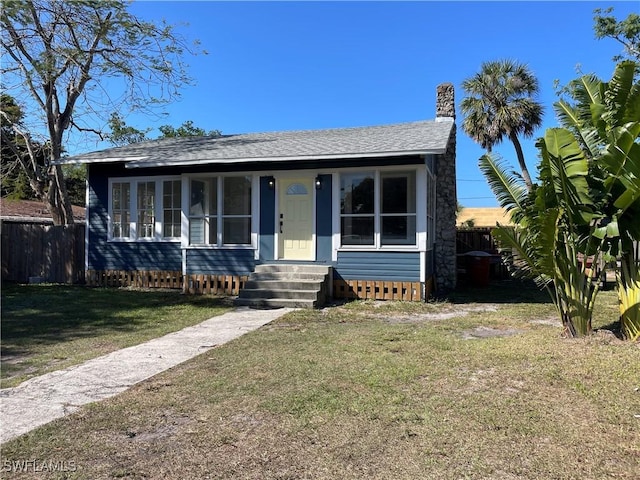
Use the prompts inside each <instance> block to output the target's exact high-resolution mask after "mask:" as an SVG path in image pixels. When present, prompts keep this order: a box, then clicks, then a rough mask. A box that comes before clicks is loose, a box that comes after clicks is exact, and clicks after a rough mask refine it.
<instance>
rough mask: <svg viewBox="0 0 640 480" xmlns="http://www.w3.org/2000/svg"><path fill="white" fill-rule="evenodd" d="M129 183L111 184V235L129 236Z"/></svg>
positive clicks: (115, 236) (114, 236)
mask: <svg viewBox="0 0 640 480" xmlns="http://www.w3.org/2000/svg"><path fill="white" fill-rule="evenodd" d="M130 219H131V185H130V184H129V182H113V183H112V184H111V237H112V238H129V237H130V236H131V221H130Z"/></svg>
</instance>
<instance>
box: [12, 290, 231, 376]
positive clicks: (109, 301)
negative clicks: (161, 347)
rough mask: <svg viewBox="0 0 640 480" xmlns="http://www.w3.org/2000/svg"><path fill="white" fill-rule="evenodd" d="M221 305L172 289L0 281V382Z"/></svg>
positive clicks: (214, 311)
mask: <svg viewBox="0 0 640 480" xmlns="http://www.w3.org/2000/svg"><path fill="white" fill-rule="evenodd" d="M227 309H228V307H227V306H225V301H224V300H223V299H221V298H213V297H202V296H192V297H189V296H185V295H182V294H181V293H179V292H176V291H140V290H138V291H134V290H125V289H113V288H112V289H100V288H84V287H74V286H62V285H15V284H14V285H11V284H9V285H3V287H2V332H1V333H2V350H1V353H2V355H1V357H0V358H1V367H2V368H1V373H2V375H1V386H2V388H6V387H11V386H15V385H17V384H19V383H20V382H22V381H24V380H26V379H27V378H30V377H32V376H36V375H42V374H43V373H47V372H50V371H53V370H58V369H61V368H66V367H69V366H71V365H76V364H79V363H82V362H84V361H86V360H88V359H90V358H95V357H98V356H100V355H104V354H106V353H109V352H112V351H114V350H117V349H120V348H125V347H129V346H131V345H136V344H139V343H142V342H144V341H147V340H150V339H152V338H156V337H159V336H162V335H165V334H167V333H170V332H174V331H177V330H180V329H182V328H184V327H187V326H190V325H194V324H196V323H199V322H202V321H204V320H206V319H208V318H210V317H212V316H215V315H219V314H221V313H223V312H224V311H226V310H227Z"/></svg>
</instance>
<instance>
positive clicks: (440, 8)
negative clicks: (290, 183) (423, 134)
mask: <svg viewBox="0 0 640 480" xmlns="http://www.w3.org/2000/svg"><path fill="white" fill-rule="evenodd" d="M639 5H640V3H638V2H613V1H592V2H579V1H572V2H551V1H545V2H515V1H512V2H461V1H460V2H459V1H448V2H433V1H421V2H396V1H385V2H341V1H334V2H213V1H199V2H182V1H137V2H134V3H133V5H132V6H131V9H132V12H133V13H134V14H136V15H139V16H140V17H142V18H145V19H147V20H154V19H160V18H164V19H166V20H167V21H168V22H169V23H179V22H186V23H187V24H188V25H187V26H184V27H181V28H180V29H179V31H180V32H181V33H182V34H183V35H185V36H187V38H189V39H199V40H200V41H201V43H202V48H204V49H205V50H207V51H208V52H209V54H208V55H206V56H204V55H200V56H196V57H191V58H189V59H188V63H189V64H190V69H189V72H190V74H191V76H192V77H193V78H194V79H195V81H196V85H195V86H193V87H189V88H187V89H185V90H184V92H183V93H182V100H181V101H180V102H178V103H175V104H172V105H170V106H169V107H168V108H167V112H168V113H169V116H168V117H167V118H165V119H162V120H160V121H156V122H155V123H154V122H152V121H150V120H149V119H146V120H145V119H138V118H131V119H128V122H129V123H130V124H131V125H133V126H136V127H138V128H146V127H157V126H159V125H163V124H170V125H173V126H176V127H177V126H179V125H180V124H181V123H183V122H184V121H186V120H192V121H193V122H194V124H195V125H196V126H198V127H201V128H204V129H206V130H212V129H218V130H221V131H222V133H223V134H232V133H248V132H266V131H274V130H302V129H318V128H333V127H354V126H366V125H380V124H391V123H399V122H410V121H417V120H424V119H432V118H434V116H435V92H436V86H437V85H438V84H440V83H442V82H451V83H453V84H454V86H455V88H456V103H457V104H459V102H460V100H461V99H462V98H463V97H464V92H463V90H462V87H461V83H462V81H463V80H464V79H465V78H468V77H470V76H472V75H473V74H474V73H476V72H477V71H479V68H480V64H481V63H482V62H484V61H488V60H498V59H506V58H510V59H515V60H518V61H520V62H522V63H525V64H527V65H528V66H529V68H530V69H531V70H532V71H533V72H534V74H535V75H536V76H537V77H538V79H539V81H540V89H541V94H540V97H539V100H540V101H541V102H542V103H543V105H545V108H546V113H545V121H544V126H543V128H542V129H541V130H540V131H539V132H538V133H537V135H536V136H540V135H542V134H543V132H544V129H545V128H548V127H552V126H556V125H557V122H556V120H555V117H554V113H553V110H552V104H553V102H554V101H556V100H557V97H556V95H555V90H554V82H555V81H556V80H557V81H559V82H560V84H566V83H567V82H569V81H570V80H572V79H574V78H576V77H578V76H579V74H578V73H577V72H578V69H580V71H582V72H584V73H595V74H597V75H598V76H599V77H600V78H602V79H604V80H609V79H610V78H611V74H612V72H613V69H614V63H613V61H612V57H613V56H614V55H616V54H619V53H620V52H621V49H622V47H621V45H619V44H618V43H617V42H615V41H614V40H610V39H603V40H596V39H595V37H594V33H593V11H594V9H596V8H607V7H609V6H613V7H614V9H615V10H614V15H615V16H616V17H617V18H618V19H620V20H621V19H623V18H626V16H627V15H628V14H629V13H631V12H634V11H635V12H638V11H639V9H640V7H639ZM461 120H462V118H461V116H460V112H459V109H458V122H457V123H458V125H460V124H461ZM157 135H159V133H158V132H152V133H151V134H150V136H152V137H154V136H157ZM533 145H534V140H530V141H526V142H525V145H524V146H525V155H526V156H527V163H528V165H529V168H530V171H531V172H532V173H535V171H536V165H537V157H536V149H535V147H534V146H533ZM498 152H499V153H501V154H502V155H503V156H504V157H505V159H507V160H509V161H510V162H511V163H512V164H513V165H516V164H517V163H516V160H515V152H514V151H513V147H512V145H511V144H510V143H507V144H503V145H502V146H501V147H500V148H499V149H498ZM483 153H484V152H483V151H482V149H481V148H480V147H479V146H477V145H476V144H474V143H473V142H472V141H471V140H470V139H469V138H467V137H466V135H465V134H464V133H463V132H462V130H461V129H460V127H458V160H457V169H458V170H457V171H458V197H459V201H460V203H461V204H462V205H463V206H467V207H475V206H495V205H497V204H496V201H495V199H494V198H493V195H492V193H491V191H490V189H489V188H488V186H487V185H486V183H485V181H484V178H483V177H482V175H481V174H480V172H479V171H478V167H477V161H478V158H479V157H480V156H481V155H482V154H483Z"/></svg>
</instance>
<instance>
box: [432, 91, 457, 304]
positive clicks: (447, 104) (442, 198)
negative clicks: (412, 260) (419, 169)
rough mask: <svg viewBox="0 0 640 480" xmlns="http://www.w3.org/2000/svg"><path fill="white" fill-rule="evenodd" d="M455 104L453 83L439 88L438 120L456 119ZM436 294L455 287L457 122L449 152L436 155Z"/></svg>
mask: <svg viewBox="0 0 640 480" xmlns="http://www.w3.org/2000/svg"><path fill="white" fill-rule="evenodd" d="M455 118H456V105H455V99H454V89H453V84H451V83H442V84H440V85H438V87H437V88H436V122H438V121H440V122H443V121H455ZM435 164H436V168H435V170H436V171H435V174H436V185H437V187H436V188H437V189H436V231H435V252H434V253H435V258H434V267H435V276H436V294H437V295H438V296H444V295H447V294H448V293H449V292H450V291H451V290H453V289H454V288H455V287H456V272H457V268H456V207H457V205H458V197H457V194H456V125H455V123H454V124H453V126H452V128H451V134H450V136H449V142H448V144H447V151H446V152H445V153H443V154H441V155H436V162H435Z"/></svg>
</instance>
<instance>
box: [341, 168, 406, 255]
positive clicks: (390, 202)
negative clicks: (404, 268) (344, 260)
mask: <svg viewBox="0 0 640 480" xmlns="http://www.w3.org/2000/svg"><path fill="white" fill-rule="evenodd" d="M416 216H417V215H416V172H415V171H414V170H412V171H399V172H396V171H379V172H375V171H370V172H354V173H343V174H341V175H340V240H341V244H342V246H347V247H350V246H367V247H371V248H380V247H389V246H415V245H416V242H417V239H416Z"/></svg>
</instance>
